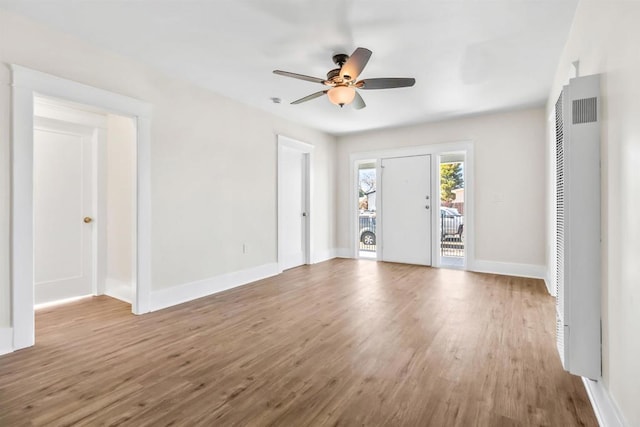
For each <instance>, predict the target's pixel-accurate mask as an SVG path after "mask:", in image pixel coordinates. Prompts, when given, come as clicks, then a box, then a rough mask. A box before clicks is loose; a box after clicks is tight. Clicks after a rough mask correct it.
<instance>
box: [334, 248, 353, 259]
mask: <svg viewBox="0 0 640 427" xmlns="http://www.w3.org/2000/svg"><path fill="white" fill-rule="evenodd" d="M334 251H335V254H336V258H353V255H352V254H351V249H349V248H336V249H334Z"/></svg>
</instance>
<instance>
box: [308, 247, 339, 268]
mask: <svg viewBox="0 0 640 427" xmlns="http://www.w3.org/2000/svg"><path fill="white" fill-rule="evenodd" d="M333 258H336V249H327V250H324V251H315V252H314V253H313V258H312V259H311V263H312V264H318V263H319V262H324V261H329V260H330V259H333Z"/></svg>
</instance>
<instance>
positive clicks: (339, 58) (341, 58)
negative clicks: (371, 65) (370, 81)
mask: <svg viewBox="0 0 640 427" xmlns="http://www.w3.org/2000/svg"><path fill="white" fill-rule="evenodd" d="M347 59H349V55H347V54H346V53H338V54H335V55H333V63H334V64H336V65H337V66H339V67H342V66H343V65H344V63H345V62H347Z"/></svg>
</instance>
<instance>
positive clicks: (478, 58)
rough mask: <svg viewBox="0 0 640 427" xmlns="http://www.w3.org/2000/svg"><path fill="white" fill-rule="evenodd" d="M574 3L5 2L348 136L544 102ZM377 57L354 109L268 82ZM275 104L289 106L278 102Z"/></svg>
mask: <svg viewBox="0 0 640 427" xmlns="http://www.w3.org/2000/svg"><path fill="white" fill-rule="evenodd" d="M577 1H578V0H549V1H545V0H498V1H492V0H449V1H445V0H442V1H435V0H396V1H391V0H387V1H376V0H323V1H318V0H235V1H232V0H228V1H224V0H218V1H215V0H209V1H206V0H200V1H198V0H187V1H185V0H182V1H180V0H172V1H171V0H170V1H167V0H164V1H158V0H156V1H151V0H139V1H114V0H110V1H109V0H102V1H99V0H98V1H95V0H94V1H72V0H66V1H62V0H48V1H47V0H41V1H38V0H30V1H24V0H22V1H21V0H0V7H4V8H6V9H9V10H12V11H14V12H17V13H20V14H23V15H26V16H28V17H30V18H32V19H34V20H36V21H40V22H43V23H45V24H47V25H49V26H51V27H54V28H57V29H59V30H61V31H64V32H66V33H69V34H72V35H76V36H78V37H81V38H83V39H85V40H87V41H88V42H90V43H94V44H96V45H99V46H101V47H103V48H106V49H108V50H111V51H114V52H117V53H119V54H122V55H124V56H128V57H131V58H135V59H136V60H139V61H143V62H145V63H146V64H148V65H150V66H153V67H156V68H158V69H160V70H162V71H164V72H165V73H168V74H170V75H173V76H176V77H180V78H183V79H187V80H189V81H191V82H193V83H195V84H197V85H199V86H201V87H204V88H208V89H211V90H213V91H215V92H218V93H221V94H224V95H226V96H228V97H230V98H233V99H236V100H238V101H241V102H244V103H247V104H250V105H253V106H256V107H258V108H261V109H264V110H267V111H270V112H272V113H274V114H277V115H280V116H283V117H287V118H289V119H291V120H293V121H296V122H300V123H303V124H306V125H309V126H312V127H314V128H317V129H321V130H324V131H327V132H330V133H335V134H342V133H348V132H356V131H362V130H368V129H376V128H381V127H389V126H399V125H404V124H409V123H417V122H423V121H434V120H441V119H445V118H451V117H457V116H463V115H470V114H478V113H483V112H490V111H498V110H505V109H512V108H520V107H525V106H539V105H543V103H544V101H545V99H546V97H547V95H548V92H549V88H550V85H551V82H552V78H553V75H554V72H555V67H556V64H557V61H558V58H559V57H560V54H561V52H562V48H563V46H564V43H565V40H566V37H567V35H568V32H569V27H570V25H571V21H572V18H573V14H574V11H575V8H576V5H577ZM358 46H362V47H366V48H368V49H370V50H372V51H373V55H372V56H371V60H370V61H369V64H368V65H367V67H366V69H365V70H364V72H363V73H362V74H361V76H360V77H361V78H368V77H369V78H370V77H415V78H416V85H415V86H414V87H412V88H402V89H389V90H378V91H371V90H370V91H361V94H362V96H363V98H364V99H365V102H366V103H367V108H365V109H363V110H359V111H356V110H354V109H353V108H351V107H349V106H347V107H345V108H343V109H340V108H339V107H336V106H334V105H333V104H331V103H329V101H328V99H326V97H323V98H318V99H315V100H312V101H309V102H307V103H304V104H300V105H289V102H291V101H293V100H296V99H298V98H301V97H303V96H305V95H308V94H311V93H313V92H316V91H318V90H321V89H323V86H321V85H319V84H314V83H310V82H306V81H301V80H295V79H290V78H286V77H281V76H276V75H274V74H272V70H274V69H281V70H286V71H292V72H296V73H301V74H307V75H311V76H316V77H321V78H325V77H326V72H327V71H329V70H330V69H332V68H334V64H333V62H332V61H331V57H332V55H333V54H335V53H348V54H349V53H351V52H352V51H353V50H354V49H355V48H356V47H358ZM271 97H279V98H281V99H282V103H281V104H274V103H272V102H271V100H270V98H271Z"/></svg>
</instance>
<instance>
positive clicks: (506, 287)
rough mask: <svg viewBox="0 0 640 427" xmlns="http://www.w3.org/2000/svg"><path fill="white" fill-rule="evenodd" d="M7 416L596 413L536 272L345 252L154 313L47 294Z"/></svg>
mask: <svg viewBox="0 0 640 427" xmlns="http://www.w3.org/2000/svg"><path fill="white" fill-rule="evenodd" d="M36 325H37V331H36V340H37V344H36V346H35V347H33V348H29V349H25V350H21V351H18V352H15V353H12V354H9V355H6V356H2V357H0V426H22V425H39V426H62V425H83V426H84V425H87V426H96V425H112V426H115V425H127V426H169V425H174V426H178V425H180V426H182V425H202V426H236V425H238V426H241V425H247V426H363V425H364V426H534V425H544V426H563V427H565V426H578V425H580V426H596V425H597V422H596V419H595V417H594V414H593V411H592V409H591V407H590V405H589V401H588V398H587V395H586V393H585V391H584V388H583V386H582V383H581V381H580V379H579V378H577V377H574V376H571V375H569V374H567V373H565V372H564V371H563V370H562V368H561V366H560V360H559V358H558V355H557V353H556V351H555V348H554V345H555V344H554V343H555V341H554V326H555V325H554V301H553V299H552V298H551V297H550V296H549V295H548V294H547V293H546V291H545V289H544V284H543V283H542V281H540V280H532V279H522V278H514V277H506V276H496V275H489V274H478V273H468V272H463V271H454V270H444V269H432V268H425V267H417V266H408V265H400V264H390V263H376V262H372V261H364V260H362V261H355V260H343V259H337V260H332V261H328V262H325V263H321V264H317V265H313V266H303V267H299V268H296V269H292V270H289V271H286V272H285V273H284V274H282V275H280V276H277V277H273V278H270V279H266V280H262V281H260V282H256V283H255V284H251V285H247V286H244V287H241V288H236V289H233V290H230V291H227V292H224V293H220V294H217V295H213V296H210V297H206V298H202V299H199V300H197V301H193V302H190V303H186V304H182V305H180V306H176V307H172V308H169V309H166V310H162V311H159V312H155V313H150V314H147V315H144V316H134V315H132V314H131V313H130V311H129V306H128V305H125V304H123V303H121V302H119V301H116V300H113V299H110V298H108V297H95V298H90V299H86V300H82V301H78V302H74V303H70V304H68V305H65V306H58V307H55V308H49V309H43V310H41V311H38V313H37V316H36Z"/></svg>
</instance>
